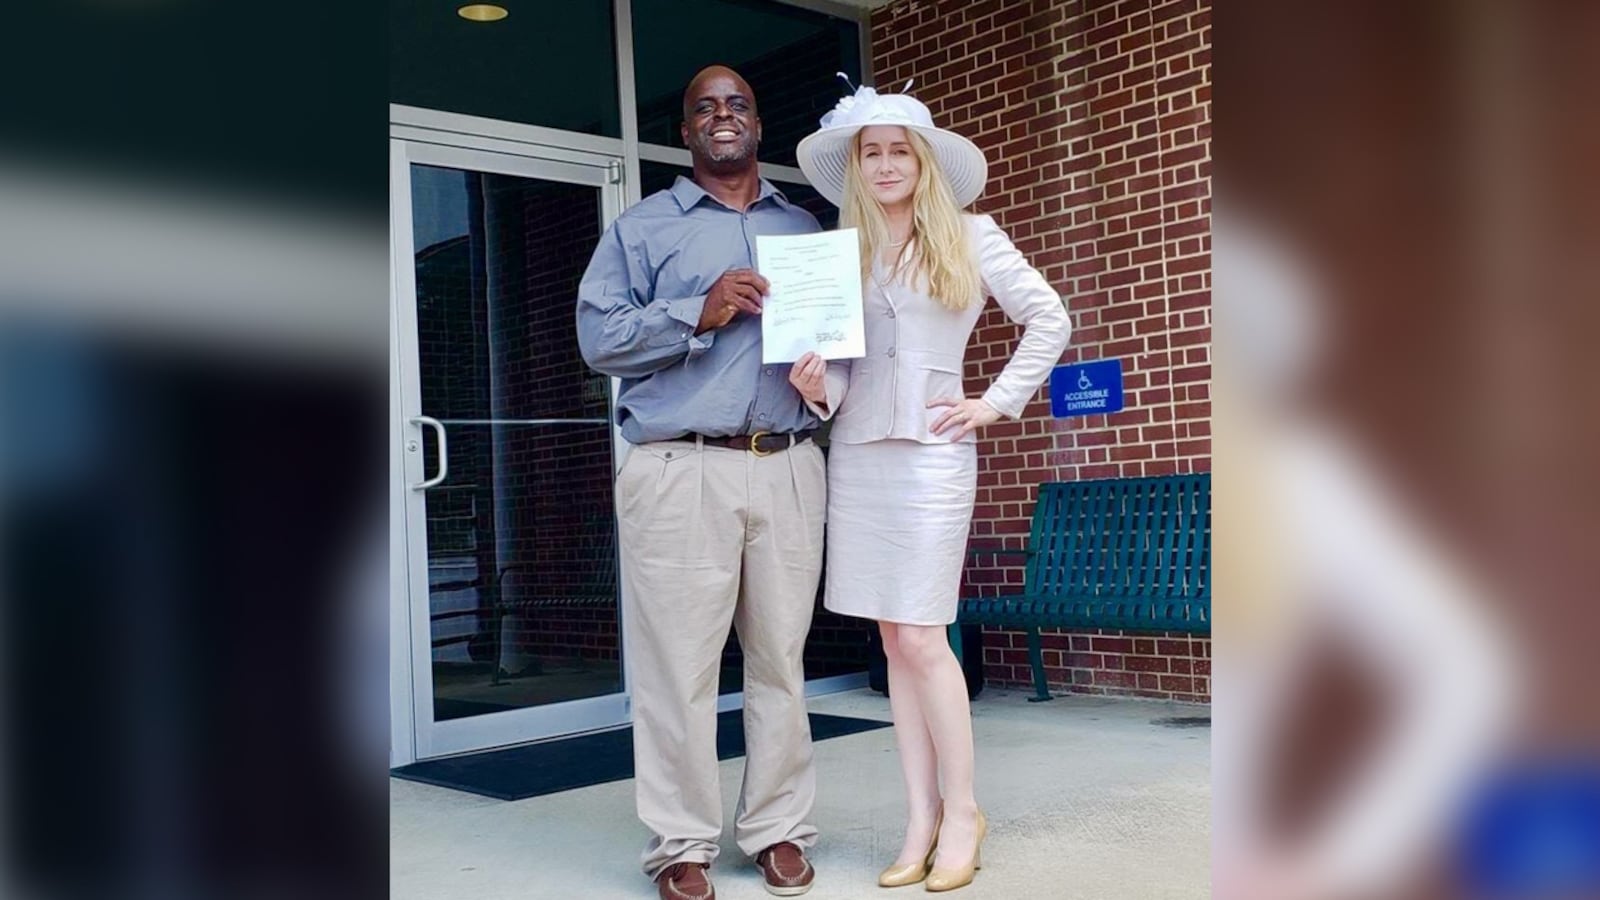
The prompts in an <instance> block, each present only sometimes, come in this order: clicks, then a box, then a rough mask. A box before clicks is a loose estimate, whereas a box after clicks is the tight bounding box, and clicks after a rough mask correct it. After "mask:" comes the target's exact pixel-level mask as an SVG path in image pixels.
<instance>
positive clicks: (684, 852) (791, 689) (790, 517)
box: [617, 441, 827, 879]
mask: <svg viewBox="0 0 1600 900" xmlns="http://www.w3.org/2000/svg"><path fill="white" fill-rule="evenodd" d="M825 478H826V476H825V470H824V465H823V460H822V451H821V450H819V449H818V448H817V447H816V445H814V444H812V443H809V442H807V443H804V444H800V445H798V446H796V447H793V448H791V449H789V450H784V451H779V452H777V453H774V454H772V455H770V456H764V457H763V456H757V455H755V454H754V453H750V452H749V451H745V450H731V449H727V448H723V447H714V446H713V447H706V446H704V445H701V444H695V443H690V442H688V441H664V442H660V443H653V444H641V445H639V446H636V447H633V448H632V449H631V450H630V451H629V453H628V458H627V460H626V461H625V462H624V463H623V466H622V471H621V473H620V474H619V475H618V476H617V506H618V509H619V510H620V516H619V533H620V537H621V557H622V587H623V597H624V598H625V600H624V602H625V604H626V611H625V622H626V632H625V634H624V635H623V653H624V654H625V662H626V664H627V666H628V671H629V677H630V680H631V682H632V691H633V752H634V763H635V769H636V772H637V802H638V809H639V819H640V820H641V821H643V822H644V824H645V825H646V826H647V827H649V829H650V830H651V832H652V833H653V836H652V837H651V839H650V841H649V843H648V844H647V845H646V847H645V851H644V858H643V864H644V871H645V874H646V875H648V876H650V877H651V878H652V879H653V878H655V876H656V875H657V874H658V873H659V872H660V871H661V870H662V869H664V868H666V867H667V866H669V865H672V864H673V863H678V862H711V861H712V860H714V859H716V857H717V850H718V840H719V839H720V837H721V834H722V792H721V789H720V787H719V786H718V782H717V769H718V764H717V749H716V729H717V719H716V715H717V675H718V672H719V669H720V664H721V660H722V648H723V645H724V644H725V643H726V641H727V637H728V626H729V624H730V623H731V624H732V625H733V626H734V627H736V628H737V629H738V632H739V643H740V646H741V647H742V648H743V650H744V731H745V745H746V750H747V755H746V757H745V768H744V784H743V786H742V787H741V788H740V791H739V807H738V813H737V817H736V821H735V822H734V837H735V839H736V840H737V841H738V844H739V848H740V849H741V850H743V851H744V852H745V853H747V854H749V855H751V856H754V855H755V854H757V853H759V852H760V851H761V850H763V849H765V848H766V847H768V846H770V845H772V844H776V843H778V842H780V841H791V842H793V843H795V844H797V845H799V846H800V847H802V848H809V847H811V846H812V845H814V844H815V843H816V837H817V830H816V827H815V826H813V825H812V824H811V823H810V822H809V821H808V820H809V818H810V816H811V807H812V804H813V802H814V801H815V799H816V773H815V771H814V769H813V767H812V759H811V726H810V722H809V721H808V720H807V718H806V704H805V675H804V671H803V670H802V668H801V653H802V652H803V651H804V649H805V642H806V634H807V632H808V631H809V630H810V628H811V612H812V607H813V605H814V604H815V602H816V595H817V579H818V576H819V574H820V570H821V567H822V525H823V516H824V510H825V508H826V503H827V493H826V481H825Z"/></svg>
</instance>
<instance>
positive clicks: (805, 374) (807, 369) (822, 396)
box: [789, 350, 828, 406]
mask: <svg viewBox="0 0 1600 900" xmlns="http://www.w3.org/2000/svg"><path fill="white" fill-rule="evenodd" d="M827 371H828V361H827V360H825V359H823V358H822V357H820V356H818V355H816V354H815V353H812V352H810V351H809V350H808V351H806V355H805V356H802V357H800V358H799V359H798V360H796V361H795V364H794V365H792V366H790V367H789V383H790V384H792V385H794V389H795V390H797V391H799V392H800V396H802V397H804V398H806V399H807V400H810V401H811V402H812V403H815V404H817V405H818V406H822V405H823V404H824V402H825V401H826V400H827V399H828V394H827V390H826V388H825V387H824V386H823V383H822V376H823V375H824V374H826V373H827Z"/></svg>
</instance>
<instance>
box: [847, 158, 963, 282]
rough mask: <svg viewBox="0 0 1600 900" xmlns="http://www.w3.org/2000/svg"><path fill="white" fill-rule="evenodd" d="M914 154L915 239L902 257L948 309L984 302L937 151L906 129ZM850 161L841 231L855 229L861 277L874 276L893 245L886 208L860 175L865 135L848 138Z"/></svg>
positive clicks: (918, 279)
mask: <svg viewBox="0 0 1600 900" xmlns="http://www.w3.org/2000/svg"><path fill="white" fill-rule="evenodd" d="M905 132H906V137H907V141H908V143H910V144H911V152H912V153H913V154H915V155H916V157H917V168H918V169H919V173H918V175H917V185H916V188H915V189H914V190H913V191H912V194H911V209H912V224H911V240H910V241H909V242H908V243H907V246H906V248H905V250H902V251H901V252H902V254H904V253H906V252H909V253H910V254H911V256H910V258H909V259H905V258H904V257H902V260H901V261H902V262H903V263H906V264H909V271H910V273H911V276H912V279H913V282H912V283H914V284H917V285H918V286H919V287H922V288H925V289H926V290H927V293H928V296H930V297H932V298H934V299H935V300H937V301H939V303H940V305H942V306H944V307H946V308H947V309H953V310H962V309H966V308H967V307H968V306H969V305H971V304H972V303H973V302H974V301H977V302H980V303H981V302H982V301H983V281H982V279H981V278H980V277H979V276H978V266H977V262H976V260H974V259H973V256H972V248H971V247H970V246H969V245H968V243H967V228H966V222H965V221H963V219H962V215H961V207H959V206H957V205H956V198H955V194H954V193H952V192H951V190H950V181H949V179H947V178H946V177H945V175H944V171H943V170H942V169H940V168H939V163H938V160H937V159H935V157H934V155H933V150H932V149H931V148H930V147H929V146H928V142H927V141H925V140H923V138H922V135H920V134H917V133H916V131H914V130H912V129H910V128H907V129H906V130H905ZM849 156H850V158H849V160H848V161H846V163H845V173H844V198H843V202H842V203H840V205H839V227H841V228H855V229H857V231H858V233H859V234H860V238H861V277H862V279H863V280H866V279H867V278H868V277H870V276H871V274H872V262H873V260H875V259H877V258H878V252H879V251H880V250H882V249H884V248H885V247H887V246H888V245H889V220H888V217H887V216H886V215H885V214H884V212H883V205H882V204H880V203H879V202H878V198H877V197H875V196H873V193H872V191H871V190H870V189H868V187H867V180H866V177H865V176H864V175H863V174H862V173H861V132H860V131H857V132H856V134H855V137H853V138H851V140H850V154H849Z"/></svg>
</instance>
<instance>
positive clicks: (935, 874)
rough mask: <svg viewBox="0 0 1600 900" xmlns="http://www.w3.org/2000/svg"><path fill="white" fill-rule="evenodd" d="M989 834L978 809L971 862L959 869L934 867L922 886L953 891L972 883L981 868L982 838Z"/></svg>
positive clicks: (985, 821)
mask: <svg viewBox="0 0 1600 900" xmlns="http://www.w3.org/2000/svg"><path fill="white" fill-rule="evenodd" d="M988 834H989V820H988V819H986V818H984V815H983V810H981V809H980V810H978V840H977V843H976V844H974V845H973V847H972V862H970V863H967V864H966V865H965V866H962V867H961V868H959V869H934V870H933V871H932V872H929V873H928V881H927V883H926V884H924V885H923V887H925V888H927V889H928V890H929V891H930V892H935V893H936V892H939V891H953V890H955V889H956V888H959V887H966V886H967V885H969V884H971V883H972V879H973V877H974V876H976V875H977V874H978V870H979V869H981V868H983V839H984V838H985V837H987V836H988Z"/></svg>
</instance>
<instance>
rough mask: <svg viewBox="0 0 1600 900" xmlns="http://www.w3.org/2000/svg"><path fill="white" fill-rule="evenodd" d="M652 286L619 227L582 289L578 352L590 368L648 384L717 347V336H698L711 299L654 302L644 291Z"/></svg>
mask: <svg viewBox="0 0 1600 900" xmlns="http://www.w3.org/2000/svg"><path fill="white" fill-rule="evenodd" d="M649 283H650V279H649V276H648V273H646V272H645V271H644V267H643V266H642V265H640V264H639V261H638V258H637V256H636V254H634V253H630V252H629V250H628V248H627V246H626V243H625V241H624V240H623V238H622V236H621V234H620V233H619V232H618V229H617V226H616V225H615V224H613V225H612V227H611V229H610V230H609V231H607V232H606V235H605V237H603V238H602V239H601V241H600V245H599V246H598V247H596V248H595V253H594V257H593V258H592V259H591V260H590V261H589V268H588V269H587V270H586V271H585V272H584V274H583V281H581V282H580V283H579V285H578V311H577V320H578V322H577V325H578V346H579V348H580V349H581V350H582V352H583V359H584V362H586V363H588V364H589V367H590V368H592V369H594V370H595V371H597V372H602V373H604V374H606V375H613V376H616V377H619V378H643V377H644V376H646V375H649V374H651V373H653V372H658V371H660V370H662V369H665V368H667V367H668V366H671V365H673V364H675V363H678V362H682V361H683V360H684V359H686V358H688V357H689V356H692V355H698V354H700V353H704V352H705V351H706V350H707V349H709V348H710V347H711V334H709V333H708V334H706V335H702V336H700V337H696V336H695V333H694V329H695V326H696V325H697V324H698V323H699V321H700V310H701V309H702V308H703V307H704V306H705V296H704V295H701V296H698V297H684V298H680V299H662V298H651V297H648V296H646V295H645V294H644V293H642V292H641V291H640V289H639V286H640V285H648V284H649ZM652 299H654V302H651V301H652Z"/></svg>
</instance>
